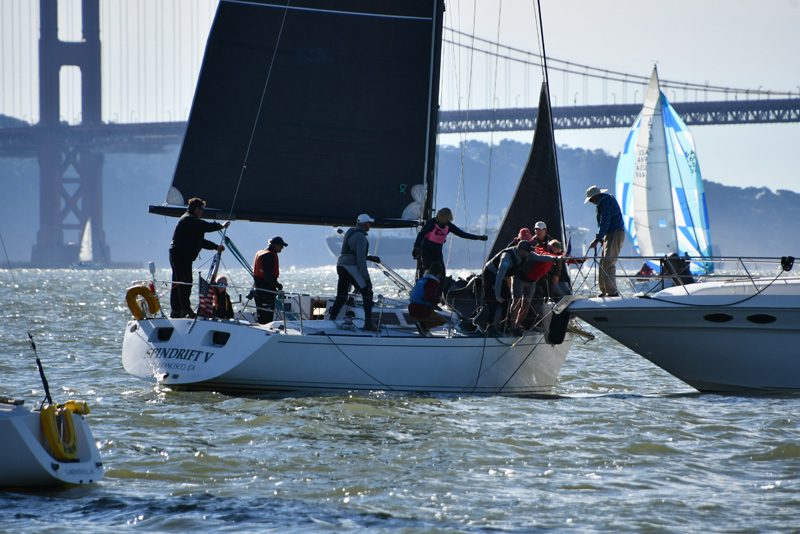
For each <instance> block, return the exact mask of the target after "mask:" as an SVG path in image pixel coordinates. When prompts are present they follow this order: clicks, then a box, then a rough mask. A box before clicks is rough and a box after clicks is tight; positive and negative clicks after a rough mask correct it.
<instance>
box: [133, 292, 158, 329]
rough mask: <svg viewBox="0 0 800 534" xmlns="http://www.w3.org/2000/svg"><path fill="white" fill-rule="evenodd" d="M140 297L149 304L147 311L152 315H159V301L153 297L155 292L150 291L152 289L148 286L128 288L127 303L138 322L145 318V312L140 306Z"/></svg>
mask: <svg viewBox="0 0 800 534" xmlns="http://www.w3.org/2000/svg"><path fill="white" fill-rule="evenodd" d="M139 297H142V298H143V299H144V301H145V302H146V303H147V309H148V310H150V313H158V310H159V309H160V306H159V305H158V299H157V298H156V296H155V295H153V292H152V291H150V288H149V287H147V286H133V287H131V288H128V293H127V294H126V295H125V301H126V302H127V303H128V308H129V309H130V310H131V313H132V314H133V317H134V318H135V319H136V320H137V321H141V320H142V319H143V318H144V310H143V309H142V306H141V305H140V304H139Z"/></svg>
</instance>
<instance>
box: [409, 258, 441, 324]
mask: <svg viewBox="0 0 800 534" xmlns="http://www.w3.org/2000/svg"><path fill="white" fill-rule="evenodd" d="M443 270H444V266H443V265H442V264H441V263H439V262H438V261H435V262H433V263H432V264H431V267H430V269H428V270H427V271H426V272H425V275H424V276H422V278H420V279H419V280H417V283H416V284H415V285H414V289H412V290H411V298H410V300H411V302H409V304H408V313H409V315H411V317H413V318H414V319H415V320H416V321H417V324H418V325H419V328H420V330H421V332H422V333H425V334H427V333H428V330H430V329H431V328H436V327H437V326H442V325H443V324H445V323H446V322H447V320H445V318H444V317H442V316H441V315H439V314H438V313H436V310H437V307H438V304H439V302H441V298H442V297H441V292H440V286H439V277H440V276H442V271H443Z"/></svg>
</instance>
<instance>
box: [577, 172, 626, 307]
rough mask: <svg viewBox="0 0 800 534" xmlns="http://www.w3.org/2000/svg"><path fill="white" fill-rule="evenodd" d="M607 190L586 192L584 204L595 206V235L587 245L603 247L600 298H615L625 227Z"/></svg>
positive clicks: (614, 199) (615, 202)
mask: <svg viewBox="0 0 800 534" xmlns="http://www.w3.org/2000/svg"><path fill="white" fill-rule="evenodd" d="M607 191H608V189H600V188H599V187H597V186H596V185H593V186H592V187H590V188H589V189H587V190H586V200H584V201H583V203H584V204H586V203H587V202H591V203H592V204H594V205H595V206H597V227H598V230H597V235H596V236H595V238H594V241H592V242H591V243H590V244H589V248H595V247H597V245H598V244H599V243H602V245H603V257H602V258H600V276H599V285H600V296H601V297H616V296H618V295H619V291H618V290H617V278H616V277H617V258H616V257H617V256H619V252H620V251H621V250H622V244H623V243H624V242H625V226H624V224H623V222H622V211H621V210H620V209H619V204H617V199H616V198H614V197H613V196H611V195H609V194H607V193H606V192H607Z"/></svg>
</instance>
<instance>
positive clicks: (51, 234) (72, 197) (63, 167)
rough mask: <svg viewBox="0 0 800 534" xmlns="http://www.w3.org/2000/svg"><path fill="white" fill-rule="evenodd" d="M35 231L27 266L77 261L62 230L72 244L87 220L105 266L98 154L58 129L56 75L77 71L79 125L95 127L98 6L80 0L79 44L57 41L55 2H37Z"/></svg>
mask: <svg viewBox="0 0 800 534" xmlns="http://www.w3.org/2000/svg"><path fill="white" fill-rule="evenodd" d="M39 9H40V37H39V116H40V122H39V125H38V126H37V128H38V129H39V136H38V147H37V149H38V159H39V231H38V233H37V235H36V243H35V244H34V245H33V250H32V252H31V263H32V264H33V265H35V266H39V267H67V266H69V265H70V264H72V263H74V262H76V261H77V260H78V253H79V245H78V244H76V243H64V231H65V230H77V231H78V233H79V239H78V242H80V240H81V239H82V237H83V236H82V234H83V231H84V228H85V226H86V221H88V220H91V223H92V224H91V227H92V234H93V240H92V241H93V244H94V247H93V248H94V256H95V261H96V262H98V263H109V262H110V257H111V256H110V250H109V247H108V246H106V240H105V232H104V231H103V196H102V192H103V189H102V178H103V161H104V156H103V151H102V148H100V147H92V146H90V145H82V144H81V143H80V142H78V141H76V140H74V139H73V138H71V137H70V136H69V135H68V134H67V129H68V127H67V126H65V125H62V124H61V113H60V101H59V100H60V91H61V87H60V78H59V75H60V71H61V67H63V66H65V65H70V66H73V65H74V66H77V67H78V68H79V69H80V74H81V115H80V117H81V125H82V126H92V125H98V126H99V125H100V124H101V85H100V1H99V0H81V11H82V21H81V24H82V37H83V38H82V40H81V41H80V42H66V41H60V40H59V39H58V0H39Z"/></svg>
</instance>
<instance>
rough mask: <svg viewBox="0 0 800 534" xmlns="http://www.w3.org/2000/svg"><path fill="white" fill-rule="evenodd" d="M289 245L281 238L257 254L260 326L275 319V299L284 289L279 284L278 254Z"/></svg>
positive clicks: (255, 268) (257, 292)
mask: <svg viewBox="0 0 800 534" xmlns="http://www.w3.org/2000/svg"><path fill="white" fill-rule="evenodd" d="M288 246H289V244H288V243H286V241H284V240H283V238H282V237H280V236H275V237H273V238H272V239H270V240H269V246H267V248H265V249H261V250H259V251H258V252H256V259H255V260H254V261H253V282H255V286H256V308H257V311H256V315H257V317H258V322H259V324H267V323H271V322H272V320H273V319H274V318H275V297H276V296H277V292H278V291H280V290H282V289H283V285H282V284H281V283H280V282H278V276H279V275H280V267H279V263H278V254H280V253H281V251H282V250H283V247H288Z"/></svg>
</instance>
